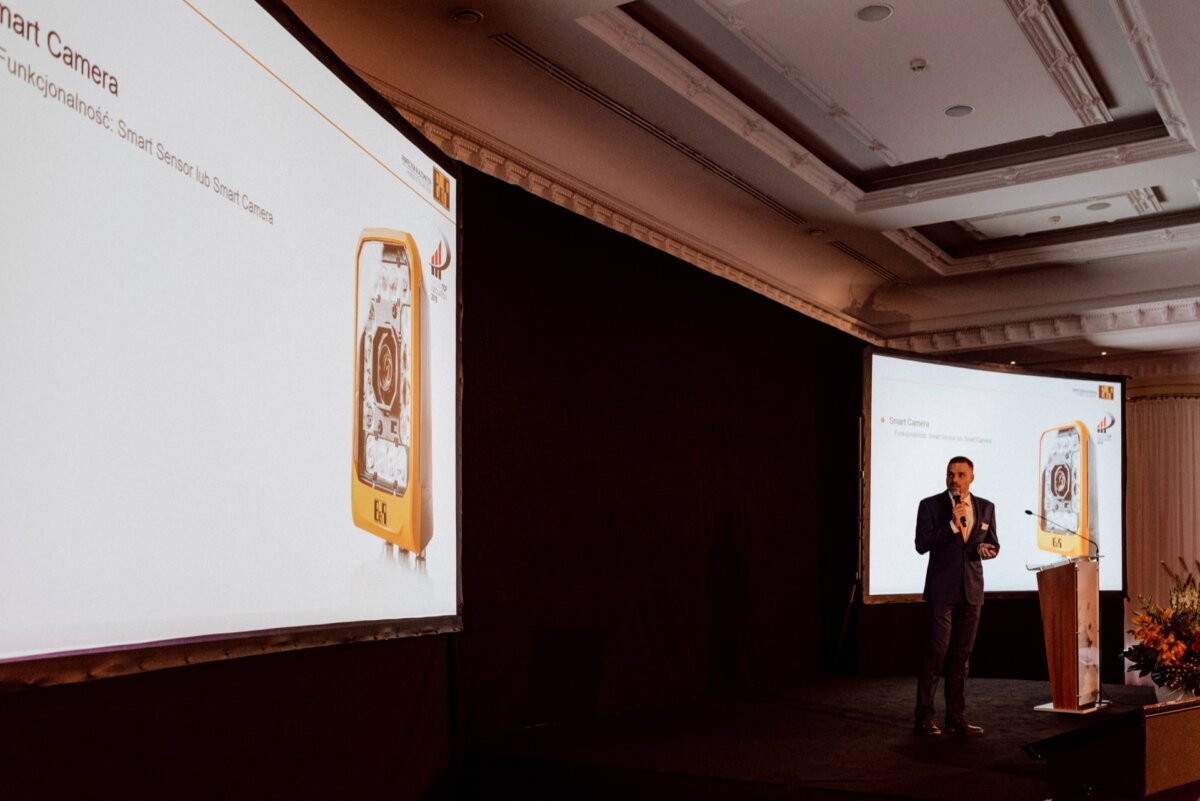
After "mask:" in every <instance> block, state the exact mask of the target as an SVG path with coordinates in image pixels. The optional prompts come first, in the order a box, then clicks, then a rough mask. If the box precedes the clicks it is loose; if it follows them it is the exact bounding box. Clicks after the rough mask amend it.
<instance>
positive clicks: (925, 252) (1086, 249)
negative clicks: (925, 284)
mask: <svg viewBox="0 0 1200 801" xmlns="http://www.w3.org/2000/svg"><path fill="white" fill-rule="evenodd" d="M882 234H883V235H884V236H885V237H887V238H888V239H889V240H890V241H891V242H892V243H893V244H895V245H896V246H897V247H899V248H900V249H901V250H903V251H904V252H906V253H908V254H909V255H910V256H913V257H914V258H916V259H917V260H918V261H920V262H921V263H922V264H924V265H925V266H926V267H928V268H929V269H931V270H933V271H934V272H936V273H937V274H938V275H943V276H950V275H968V274H971V273H985V272H994V271H997V270H1008V269H1012V268H1014V267H1028V266H1032V265H1035V264H1046V263H1047V262H1080V261H1093V260H1098V259H1107V258H1112V257H1113V256H1125V255H1129V254H1134V253H1145V252H1147V251H1154V250H1166V249H1178V248H1180V247H1185V248H1186V247H1188V246H1189V245H1190V244H1191V243H1192V242H1194V241H1196V240H1198V239H1200V223H1194V224H1192V225H1180V226H1176V227H1174V228H1162V229H1159V230H1157V231H1140V232H1137V233H1132V234H1121V235H1119V236H1110V237H1104V238H1099V239H1085V240H1080V241H1078V242H1067V243H1063V244H1059V245H1044V246H1041V247H1032V248H1023V249H1020V250H1010V251H1006V252H1003V253H988V254H986V255H983V256H967V257H964V258H961V259H956V258H954V257H953V256H950V255H949V254H947V253H946V252H945V251H944V250H942V249H941V248H940V247H938V246H937V245H935V244H934V243H933V242H931V241H930V240H929V239H928V238H926V237H925V236H922V235H921V234H920V233H919V232H918V231H916V230H915V229H912V228H901V229H898V230H893V231H883V232H882Z"/></svg>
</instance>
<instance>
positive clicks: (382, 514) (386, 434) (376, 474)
mask: <svg viewBox="0 0 1200 801" xmlns="http://www.w3.org/2000/svg"><path fill="white" fill-rule="evenodd" d="M421 291H422V286H421V259H420V254H419V253H418V251H417V244H416V242H415V241H414V240H413V237H412V236H411V235H410V234H408V233H406V232H403V231H395V230H390V229H386V228H368V229H366V230H364V231H363V232H362V234H361V235H360V237H359V241H358V251H357V257H356V278H355V304H354V313H355V348H354V365H355V369H354V437H353V441H354V446H353V455H352V460H351V466H350V499H351V509H352V513H353V516H354V525H356V526H357V527H359V528H361V529H362V530H364V531H367V532H370V533H371V534H374V535H376V536H378V537H382V538H383V539H385V540H387V541H388V542H391V543H394V544H396V545H399V546H400V547H401V548H404V549H405V550H408V551H411V552H413V553H416V554H421V553H423V552H424V550H425V547H426V546H427V545H428V544H429V538H430V536H431V528H432V527H431V526H427V525H422V519H421V518H422V502H423V501H422V484H423V478H424V476H423V475H422V456H423V454H422V447H423V443H422V442H421V440H422V436H421V434H422V417H421V415H422V413H423V409H422V389H423V386H422V383H423V379H422V373H421V370H422V367H423V365H422V363H421V361H422V348H421V345H422V342H421V336H422V331H421V324H422V320H421V313H422V309H421V302H420V298H421Z"/></svg>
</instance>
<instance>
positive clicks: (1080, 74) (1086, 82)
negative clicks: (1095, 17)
mask: <svg viewBox="0 0 1200 801" xmlns="http://www.w3.org/2000/svg"><path fill="white" fill-rule="evenodd" d="M1005 2H1006V3H1007V4H1008V10H1009V11H1011V12H1012V15H1013V17H1015V18H1016V20H1017V26H1018V27H1019V28H1020V29H1021V32H1022V33H1024V34H1025V38H1026V39H1028V40H1029V44H1030V45H1031V46H1032V47H1033V51H1034V52H1035V53H1037V56H1038V58H1039V59H1041V62H1042V66H1043V67H1045V68H1046V72H1047V73H1048V74H1049V75H1050V77H1051V79H1053V80H1054V83H1055V84H1057V85H1058V89H1059V91H1060V92H1062V94H1063V97H1064V98H1065V99H1066V101H1067V103H1068V105H1070V106H1071V110H1072V111H1074V112H1075V116H1076V117H1078V118H1079V122H1080V123H1081V124H1083V125H1098V124H1100V123H1104V122H1112V120H1113V116H1112V113H1111V112H1110V111H1109V110H1108V106H1107V105H1105V103H1104V98H1102V97H1101V96H1100V91H1099V90H1098V89H1097V88H1096V82H1095V81H1093V80H1092V76H1091V75H1089V74H1088V71H1087V67H1086V66H1084V64H1083V60H1082V59H1080V58H1079V53H1078V52H1076V50H1075V45H1074V43H1073V42H1072V41H1071V39H1070V37H1068V36H1067V32H1066V31H1065V30H1064V29H1063V26H1062V23H1061V22H1060V21H1059V19H1058V16H1057V15H1056V14H1055V13H1054V9H1053V8H1051V7H1050V5H1049V4H1048V3H1047V2H1046V0H1005Z"/></svg>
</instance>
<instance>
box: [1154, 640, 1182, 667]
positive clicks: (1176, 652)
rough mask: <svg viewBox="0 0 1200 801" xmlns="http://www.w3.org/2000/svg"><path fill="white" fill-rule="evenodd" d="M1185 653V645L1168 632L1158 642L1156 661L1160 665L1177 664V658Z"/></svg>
mask: <svg viewBox="0 0 1200 801" xmlns="http://www.w3.org/2000/svg"><path fill="white" fill-rule="evenodd" d="M1185 653H1187V645H1186V644H1185V643H1181V642H1177V641H1176V640H1175V635H1174V634H1168V635H1167V636H1166V638H1165V639H1164V640H1163V641H1162V642H1161V643H1159V644H1158V661H1159V664H1162V665H1177V664H1179V659H1180V658H1181V657H1182V656H1183V655H1184V654H1185Z"/></svg>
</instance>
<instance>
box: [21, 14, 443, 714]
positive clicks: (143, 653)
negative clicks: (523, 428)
mask: <svg viewBox="0 0 1200 801" xmlns="http://www.w3.org/2000/svg"><path fill="white" fill-rule="evenodd" d="M254 1H255V3H256V4H257V5H258V6H259V7H260V8H261V9H262V10H263V11H265V12H266V13H267V14H268V15H270V16H271V17H272V18H273V19H274V20H275V22H276V23H277V24H278V25H279V26H280V27H281V28H283V29H284V30H285V31H286V32H287V33H288V34H289V35H291V36H292V38H293V39H295V40H296V41H297V42H298V43H299V44H300V45H301V46H303V47H304V48H305V49H306V50H307V51H308V52H309V53H310V54H311V55H312V56H313V57H314V58H315V59H316V60H317V61H318V62H320V63H321V64H322V65H323V66H324V68H325V69H326V70H328V71H329V72H330V73H331V74H332V75H334V76H335V77H336V78H337V79H338V80H340V81H341V83H342V84H343V85H344V86H345V87H346V88H347V89H349V90H350V91H351V92H353V93H354V94H355V95H357V97H358V98H359V99H360V100H362V101H363V102H364V103H365V104H366V105H367V106H368V107H370V109H371V110H372V111H373V112H374V113H376V114H378V115H379V116H380V117H381V118H383V120H384V121H385V122H387V123H388V124H390V125H391V126H392V127H393V128H395V129H396V131H397V133H398V135H400V136H403V137H404V138H405V139H406V140H407V141H408V142H409V143H410V144H411V145H413V146H414V147H416V148H417V149H419V150H420V151H421V152H422V153H424V154H425V155H426V156H428V157H429V158H430V159H431V160H432V161H433V162H434V163H435V164H437V165H438V167H439V168H440V169H441V170H443V171H444V172H445V173H446V174H447V175H449V176H450V177H452V178H453V179H454V182H455V187H456V191H455V192H454V213H455V220H456V225H455V232H454V242H455V253H456V256H455V264H456V269H455V270H454V271H453V272H454V275H453V277H452V281H453V284H454V290H455V308H454V347H455V369H454V372H455V401H454V420H455V443H454V455H455V465H454V473H455V493H454V496H455V497H454V503H455V531H454V533H453V536H454V537H455V566H454V575H455V613H454V614H452V615H435V616H427V617H419V618H401V619H386V620H367V621H350V622H339V623H330V624H314V625H300V626H291V627H285V628H272V629H260V630H254V631H244V632H231V633H222V634H213V635H201V636H195V637H181V638H174V639H167V640H151V641H146V642H139V643H131V644H123V645H115V646H106V647H103V648H95V649H81V650H70V651H62V652H56V653H48V654H39V655H36V656H21V657H15V658H10V659H0V692H11V691H19V690H26V689H32V688H36V687H43V686H54V685H61V684H72V683H77V682H83V681H90V680H93V679H101V678H111V677H116V676H125V675H131V674H137V673H144V672H147V671H151V670H159V669H163V668H172V667H180V666H183V665H193V664H201V663H205V662H212V661H218V660H224V659H234V658H240V657H245V656H257V655H261V654H270V653H280V652H286V651H292V650H299V649H304V648H314V647H322V646H329V645H345V644H350V643H360V642H373V641H381V640H390V639H397V638H401V637H412V636H422V635H429V634H453V633H457V632H460V631H462V607H463V590H462V498H463V491H462V395H463V367H462V315H463V298H462V291H461V290H462V281H461V277H460V276H461V270H462V264H463V259H462V253H463V247H462V244H463V217H462V206H463V204H462V195H461V180H462V170H461V167H460V165H459V164H458V162H457V161H456V160H454V159H453V158H452V157H450V156H448V155H447V154H445V153H444V152H443V151H442V150H441V149H439V148H438V147H437V146H436V145H434V144H433V143H432V142H431V141H430V140H429V139H427V138H426V137H425V135H424V134H423V133H422V132H421V131H420V130H418V129H417V128H416V127H414V126H413V125H412V124H411V123H409V122H408V120H406V119H405V118H404V116H403V115H402V114H400V112H399V111H397V110H396V108H395V107H393V106H392V105H391V104H390V103H389V102H388V101H387V100H386V99H385V98H384V97H382V96H381V95H380V94H379V93H378V92H376V91H375V90H374V89H373V88H372V87H371V86H370V85H369V84H368V83H367V82H366V81H365V80H363V79H362V78H361V77H360V76H359V75H358V73H356V72H355V71H354V70H353V69H352V68H351V67H350V66H349V65H347V64H346V63H345V62H344V61H342V60H341V59H340V58H339V57H338V56H337V55H336V54H335V53H334V52H333V51H332V50H331V49H330V48H329V47H328V46H327V45H326V44H325V43H324V42H322V41H321V40H320V39H319V38H318V37H317V36H316V34H314V33H313V32H312V30H311V29H310V28H308V26H307V25H305V24H304V22H303V21H301V20H300V18H299V17H298V16H296V14H295V13H294V12H293V11H292V10H291V9H290V8H289V7H288V6H287V5H286V4H285V3H284V2H283V1H282V0H254ZM185 2H186V0H185ZM347 339H348V341H349V337H347ZM347 458H348V459H349V455H348V456H347ZM347 514H349V511H347ZM422 558H423V557H422Z"/></svg>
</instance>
